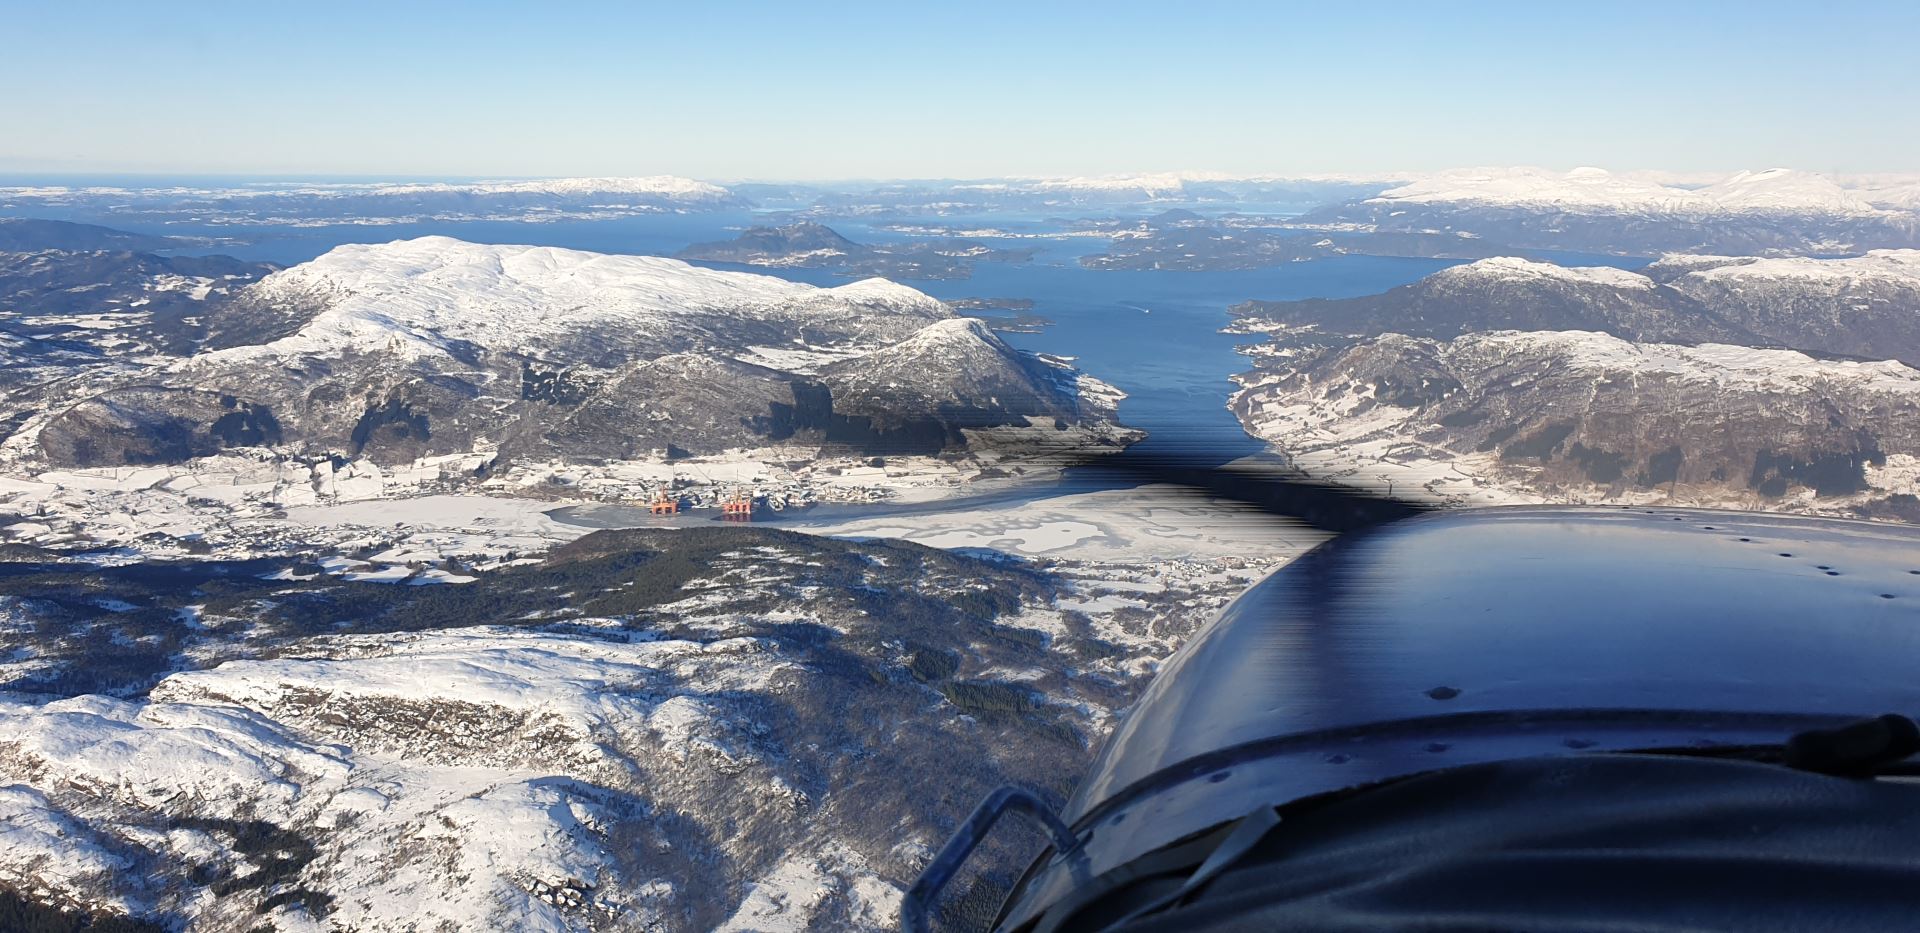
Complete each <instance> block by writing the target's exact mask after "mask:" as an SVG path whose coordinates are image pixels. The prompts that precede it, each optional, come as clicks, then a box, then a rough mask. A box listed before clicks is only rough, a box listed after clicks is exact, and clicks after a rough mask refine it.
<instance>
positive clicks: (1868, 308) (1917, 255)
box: [1234, 249, 1920, 365]
mask: <svg viewBox="0 0 1920 933" xmlns="http://www.w3.org/2000/svg"><path fill="white" fill-rule="evenodd" d="M1234 310H1235V312H1236V313H1237V314H1239V315H1240V320H1239V322H1238V323H1236V325H1235V329H1236V330H1240V331H1248V332H1257V331H1273V330H1283V329H1287V328H1296V327H1305V326H1312V327H1317V328H1319V329H1321V330H1323V331H1326V332H1330V333H1343V334H1358V335H1372V334H1379V333H1383V332H1387V331H1393V332H1398V333H1405V334H1412V335H1417V336H1436V337H1443V338H1451V337H1455V336H1458V335H1460V334H1466V333H1474V332H1480V331H1491V330H1596V331H1604V332H1606V333H1610V334H1613V335H1615V336H1619V337H1624V338H1627V339H1629V340H1641V341H1657V342H1669V343H1702V342H1712V341H1718V342H1732V343H1740V344H1748V345H1754V346H1777V347H1792V348H1796V349H1800V350H1807V351H1813V352H1818V353H1827V354H1844V355H1850V356H1859V357H1863V358H1869V359H1887V358H1892V359H1899V360H1904V361H1907V362H1909V363H1914V364H1916V365H1920V250H1911V249H1909V250H1875V251H1873V252H1869V253H1867V254H1865V255H1863V256H1858V257H1853V258H1847V259H1806V258H1776V259H1760V258H1755V257H1730V256H1669V257H1666V258H1664V259H1662V260H1660V261H1659V262H1656V263H1653V264H1652V265H1650V266H1647V267H1646V268H1645V269H1644V270H1643V271H1642V272H1629V271H1626V270H1623V269H1616V268H1611V267H1604V266H1602V267H1569V266H1561V265H1556V264H1554V263H1547V262H1531V261H1528V260H1523V259H1515V258H1511V257H1500V258H1494V259H1484V260H1481V261H1479V262H1475V263H1471V264H1468V265H1462V266H1455V267H1453V268H1450V269H1446V270H1443V271H1440V272H1437V273H1435V274H1433V275H1430V276H1428V277H1426V278H1424V279H1421V280H1420V281H1418V282H1415V283H1413V284H1411V285H1404V286H1401V287H1399V288H1395V289H1392V290H1390V291H1388V292H1385V293H1383V294H1379V295H1368V296H1363V297H1359V298H1342V299H1313V300H1308V301H1285V302H1249V303H1246V304H1243V305H1240V306H1238V307H1236V308H1235V309H1234Z"/></svg>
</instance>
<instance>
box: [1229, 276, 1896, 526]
mask: <svg viewBox="0 0 1920 933" xmlns="http://www.w3.org/2000/svg"><path fill="white" fill-rule="evenodd" d="M1237 310H1238V311H1239V312H1240V313H1241V315H1242V318H1241V320H1240V322H1239V323H1238V324H1237V325H1236V328H1235V329H1237V330H1240V331H1242V332H1267V333H1271V334H1273V335H1274V336H1273V338H1272V339H1271V340H1270V341H1269V342H1268V343H1266V344H1262V345H1258V346H1254V347H1249V348H1247V350H1246V352H1247V353H1248V355H1250V356H1251V357H1252V358H1253V359H1254V361H1255V365H1256V368H1255V369H1254V370H1253V371H1252V372H1249V373H1245V374H1242V375H1241V376H1239V377H1237V378H1238V379H1239V381H1240V383H1241V386H1242V388H1241V390H1240V391H1239V392H1238V393H1236V394H1235V396H1234V399H1233V402H1232V405H1233V407H1234V410H1235V411H1236V412H1237V413H1238V414H1239V415H1240V417H1241V419H1242V421H1243V423H1244V424H1245V425H1246V426H1247V428H1248V430H1249V431H1250V432H1252V433H1254V434H1256V435H1258V436H1261V437H1263V438H1266V439H1267V440H1269V441H1270V442H1272V443H1273V444H1274V445H1275V446H1276V447H1278V448H1279V449H1280V450H1281V451H1283V452H1285V453H1287V454H1289V455H1291V456H1294V457H1295V458H1296V459H1299V460H1300V461H1301V462H1302V463H1303V464H1307V465H1311V466H1312V467H1314V468H1315V469H1316V472H1318V473H1322V474H1328V473H1331V474H1336V475H1345V476H1349V477H1355V478H1360V477H1371V478H1374V479H1379V480H1381V481H1383V482H1398V483H1402V484H1405V486H1403V488H1407V487H1410V486H1412V485H1416V484H1417V485H1425V486H1428V488H1430V489H1432V490H1433V491H1434V492H1435V493H1436V494H1438V495H1441V496H1442V497H1458V498H1466V499H1480V500H1483V501H1484V500H1485V499H1487V498H1488V497H1489V496H1491V497H1492V499H1493V500H1494V501H1500V499H1501V498H1502V497H1511V498H1517V499H1520V500H1529V499H1531V500H1538V499H1540V498H1548V499H1553V498H1566V499H1572V500H1608V501H1614V500H1620V499H1626V500H1629V501H1652V500H1658V499H1661V498H1667V497H1674V498H1678V499H1679V500H1681V501H1686V502H1691V503H1695V504H1708V505H1754V504H1763V505H1766V506H1767V507H1772V508H1780V507H1785V506H1788V505H1801V506H1807V507H1817V508H1824V509H1828V510H1836V509H1837V510H1842V511H1844V510H1846V509H1850V508H1861V509H1865V510H1868V511H1872V510H1873V509H1874V508H1876V506H1875V504H1874V502H1875V500H1876V497H1878V498H1879V499H1886V498H1887V497H1889V496H1901V495H1905V496H1908V497H1909V498H1911V494H1912V493H1914V492H1915V491H1916V488H1917V487H1916V486H1915V483H1914V481H1915V478H1916V476H1915V473H1914V467H1915V465H1916V464H1920V459H1916V458H1917V457H1920V428H1917V427H1916V425H1920V422H1916V421H1915V417H1916V415H1920V411H1916V406H1920V372H1917V371H1915V370H1914V369H1913V368H1911V367H1912V366H1913V365H1920V250H1881V251H1875V252H1872V253H1868V254H1866V255H1864V256H1859V257H1854V258H1849V259H1804V258H1779V259H1757V258H1753V257H1712V256H1674V257H1668V258H1666V259H1663V260H1661V261H1659V262H1656V263H1654V264H1652V265H1651V266H1648V267H1647V268H1646V269H1644V270H1643V271H1642V272H1628V271H1625V270H1621V269H1615V268H1606V267H1595V268H1566V267H1561V266H1557V265H1553V264H1550V263H1538V262H1528V261H1525V260H1518V259H1511V258H1499V259H1489V260H1482V261H1480V262H1475V263H1472V264H1468V265H1463V266H1456V267H1454V268H1451V269H1447V270H1444V271H1441V272H1438V273H1435V274H1433V275H1431V276H1428V277H1427V278H1425V279H1423V280H1421V281H1419V282H1416V283H1414V284H1412V285H1407V286H1402V287H1400V288H1395V289H1393V290H1391V291H1388V292H1386V293H1384V294H1380V295H1372V296H1366V297H1361V298H1351V299H1337V300H1311V301H1298V302H1262V303H1253V304H1249V305H1244V306H1241V307H1240V308H1239V309H1237ZM1835 355H1844V356H1853V357H1857V358H1858V360H1857V361H1856V360H1844V359H1834V358H1833V357H1834V356H1835ZM1900 361H1904V362H1900ZM1489 484H1490V485H1489ZM1903 501H1904V500H1903Z"/></svg>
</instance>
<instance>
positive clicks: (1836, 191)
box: [1297, 168, 1920, 256]
mask: <svg viewBox="0 0 1920 933" xmlns="http://www.w3.org/2000/svg"><path fill="white" fill-rule="evenodd" d="M1297 223H1299V224H1300V225H1303V226H1313V227H1318V228H1322V229H1334V230H1360V231H1379V232H1391V233H1439V234H1455V235H1471V236H1475V237H1478V238H1481V239H1484V240H1486V241H1487V242H1489V243H1494V244H1499V245H1501V246H1505V247H1508V248H1515V249H1549V250H1573V251H1583V252H1593V253H1620V254H1628V255H1642V256H1656V255H1660V254H1662V253H1670V252H1680V253H1729V254H1735V255H1766V254H1795V255H1799V254H1815V255H1817V254H1837V253H1847V252H1857V251H1862V250H1867V249H1874V248H1886V247H1912V246H1920V214H1916V213H1915V212H1914V210H1913V207H1912V194H1911V192H1908V191H1906V190H1904V188H1903V187H1899V186H1894V187H1879V188H1872V189H1863V190H1858V191H1856V190H1848V189H1845V188H1842V187H1841V186H1840V185H1838V184H1837V183H1835V182H1834V181H1832V180H1830V179H1828V178H1825V177H1823V176H1819V175H1815V174H1811V173H1807V172H1797V171H1791V170H1787V169H1773V170H1769V171H1764V172H1741V173H1739V174H1736V175H1733V176H1731V177H1728V178H1725V179H1722V180H1721V181H1719V182H1716V183H1714V184H1711V185H1706V186H1704V187H1699V188H1682V187H1677V186H1673V185H1667V184H1659V183H1656V182H1652V181H1646V180H1643V179H1641V178H1638V177H1634V176H1623V175H1615V174H1613V173H1610V172H1607V171H1605V170H1603V169H1597V168H1579V169H1574V170H1573V171H1571V172H1566V173H1558V172H1550V171H1547V170H1544V169H1535V168H1503V169H1476V170H1466V171H1458V172H1442V173H1437V174H1435V175H1432V176H1429V177H1425V178H1422V179H1419V180H1417V181H1414V182H1411V183H1409V184H1406V185H1401V186H1399V187H1395V188H1390V189H1388V190H1386V191H1383V192H1380V193H1379V194H1377V195H1374V196H1371V197H1367V198H1362V199H1359V200H1354V201H1349V202H1346V203H1344V204H1338V205H1332V206H1328V207H1322V208H1320V209H1317V210H1314V211H1310V212H1308V213H1307V214H1305V215H1303V216H1301V217H1299V218H1298V219H1297Z"/></svg>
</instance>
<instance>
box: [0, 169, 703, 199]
mask: <svg viewBox="0 0 1920 933" xmlns="http://www.w3.org/2000/svg"><path fill="white" fill-rule="evenodd" d="M461 194H466V195H475V196H482V197H484V196H514V195H520V196H544V197H552V198H580V197H592V196H596V195H628V196H635V197H644V198H647V199H650V200H665V201H681V202H709V201H723V200H728V199H731V198H733V196H734V194H733V192H732V191H729V190H728V189H726V188H723V187H721V186H719V185H715V184H710V183H708V182H704V181H697V180H695V179H692V178H683V177H681V176H678V175H636V176H622V177H608V178H535V179H520V180H513V179H507V180H497V181H478V182H331V183H304V182H302V183H290V182H263V183H256V184H248V185H242V186H238V187H231V188H213V187H193V186H184V185H169V186H164V187H153V188H136V187H123V186H112V185H87V186H70V185H34V186H25V185H22V186H11V187H8V186H0V197H8V198H31V199H64V198H70V197H175V198H187V197H196V198H213V197H218V198H274V197H317V198H338V197H359V196H367V195H408V196H419V195H461Z"/></svg>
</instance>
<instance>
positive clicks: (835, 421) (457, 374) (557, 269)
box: [6, 237, 1111, 465]
mask: <svg viewBox="0 0 1920 933" xmlns="http://www.w3.org/2000/svg"><path fill="white" fill-rule="evenodd" d="M206 329H207V333H208V346H209V349H206V350H204V351H203V352H200V353H197V354H195V355H193V356H190V357H187V358H184V359H179V360H175V361H172V362H165V361H162V363H161V365H157V366H153V367H151V368H147V369H141V370H137V371H134V372H126V373H118V374H115V375H114V376H113V377H112V378H106V377H102V378H98V379H91V380H85V381H79V382H69V383H59V384H54V385H50V386H45V387H42V388H41V390H40V391H37V392H35V393H29V394H17V395H15V396H10V397H8V398H7V399H6V401H7V402H8V404H10V405H11V406H13V407H14V408H15V410H16V412H17V415H16V417H17V419H18V420H17V421H16V423H17V424H19V425H20V427H19V429H18V430H17V431H16V432H15V439H14V440H13V441H11V442H9V443H10V445H11V446H13V447H14V448H15V449H17V450H28V449H30V450H34V451H37V452H38V453H39V454H40V455H41V456H43V457H44V458H45V459H47V460H48V461H51V462H53V463H57V464H69V465H106V464H117V463H150V462H171V461H177V460H181V459H185V458H188V457H194V456H205V455H209V454H212V453H216V452H218V451H220V450H222V449H225V448H229V447H234V446H252V445H263V444H264V445H271V446H277V447H284V448H289V449H292V450H295V451H298V452H300V453H302V454H303V455H307V456H326V455H330V454H337V455H340V456H345V457H348V458H354V457H362V456H364V457H370V458H372V459H374V460H377V461H380V462H388V463H391V462H406V461H412V460H415V459H418V458H420V457H425V456H434V455H443V454H454V453H461V452H466V451H472V450H476V449H482V448H489V447H492V448H497V449H498V450H499V451H500V453H501V455H502V456H503V457H505V458H513V457H518V456H524V455H539V456H557V457H571V456H586V457H600V458H606V457H612V458H619V459H624V458H644V457H647V456H650V455H655V454H657V453H658V452H661V451H667V450H679V451H686V452H694V453H699V452H713V451H717V450H722V449H728V448H733V447H739V446H752V445H751V444H747V443H744V442H748V441H754V442H758V443H759V444H765V443H769V442H790V443H795V444H812V445H815V446H818V445H821V444H840V445H844V446H851V447H854V448H857V449H871V450H873V451H876V452H888V453H893V452H922V453H933V452H938V451H939V450H941V449H943V448H948V447H956V446H961V445H963V444H964V443H965V438H964V436H963V435H961V434H960V433H959V432H960V430H961V428H962V427H963V426H968V427H977V426H985V425H1000V424H1024V423H1027V420H1028V419H1029V418H1044V419H1046V422H1047V423H1048V424H1049V425H1051V424H1052V423H1054V422H1055V420H1056V419H1057V420H1059V421H1060V422H1061V423H1063V424H1064V423H1069V422H1070V423H1074V424H1100V423H1106V421H1107V419H1108V418H1109V416H1110V414H1111V412H1110V407H1109V406H1107V405H1105V403H1101V402H1098V401H1097V400H1093V399H1083V398H1081V397H1080V396H1079V394H1078V392H1077V391H1076V380H1075V379H1074V378H1073V377H1072V374H1071V373H1069V372H1067V371H1065V370H1064V369H1063V368H1062V367H1061V366H1059V365H1057V364H1053V363H1048V362H1045V361H1042V360H1040V359H1038V358H1035V357H1031V356H1028V355H1025V354H1021V353H1019V352H1017V351H1015V350H1013V349H1011V348H1010V347H1008V346H1006V345H1005V344H1004V343H1002V342H1000V341H999V340H998V338H995V337H993V336H992V335H991V334H990V333H987V332H986V331H984V330H983V329H981V328H979V327H976V326H972V325H971V324H969V323H967V322H960V321H956V319H955V318H954V317H953V312H952V310H951V309H949V308H948V307H946V306H945V305H943V304H941V303H940V302H939V301H936V300H934V299H933V298H930V297H928V296H926V295H924V294H922V293H920V292H918V291H915V290H913V289H911V288H907V287H904V286H900V285H895V284H893V283H891V282H887V281H884V280H879V279H869V280H865V281H861V282H854V283H851V284H848V285H843V286H840V287H837V288H819V287H815V286H811V285H805V284H799V283H793V282H788V281H785V280H781V279H776V278H772V277H768V276H758V275H750V274H744V273H737V272H721V271H715V270H710V269H702V268H698V267H695V266H690V265H687V264H686V263H683V262H679V261H677V260H671V259H660V258H654V257H639V256H610V255H602V254H596V253H586V252H578V251H572V250H561V249H552V248H545V247H526V246H485V245H480V244H473V243H464V242H461V241H457V240H451V239H447V238H444V237H427V238H422V239H417V240H408V241H400V242H395V243H388V244H382V245H373V246H343V247H339V248H337V249H335V250H333V251H331V252H329V253H327V254H326V255H324V256H322V257H320V258H319V259H316V260H313V261H312V262H308V263H303V264H301V265H299V266H295V267H293V268H290V269H286V270H282V271H280V272H277V273H274V274H272V275H270V276H268V277H266V278H265V279H263V280H261V281H260V282H258V283H256V284H254V285H251V286H249V287H247V288H245V289H244V290H242V291H241V292H240V293H239V294H237V295H236V296H235V297H234V299H233V300H232V301H230V302H226V303H224V304H221V305H220V306H218V307H216V308H215V309H213V310H212V311H210V312H209V314H208V315H207V320H206ZM877 353H886V354H887V355H884V356H872V357H871V358H870V360H869V361H868V362H865V363H863V362H859V360H861V359H863V358H869V357H870V356H871V355H872V354H877ZM669 357H673V358H677V359H678V360H679V362H678V363H671V364H670V363H667V362H663V360H664V359H665V358H669ZM985 358H991V359H992V360H993V361H994V363H995V365H982V364H981V363H980V361H981V360H983V359H985ZM895 359H910V360H912V361H913V365H911V366H907V367H904V368H889V369H886V370H885V371H887V372H889V373H892V376H891V377H890V380H891V381H890V384H889V385H887V386H884V387H878V388H876V387H875V386H874V385H873V384H872V383H870V382H865V381H862V380H863V379H864V378H865V374H866V373H868V372H869V371H870V370H871V369H872V367H873V366H877V365H879V364H880V363H881V362H883V361H886V360H895ZM835 361H846V362H845V365H841V366H837V367H833V366H828V365H827V364H829V363H833V362H835ZM663 366H667V367H669V369H671V371H672V372H674V373H678V374H681V375H685V374H686V373H689V372H691V371H693V370H699V371H700V372H701V373H702V377H701V378H699V379H687V380H679V379H677V378H670V377H667V376H664V375H663V374H664V373H667V372H668V371H669V369H663V368H662V367H663ZM823 367H824V368H823ZM970 373H978V374H982V375H987V374H990V375H991V377H992V378H991V382H990V385H983V386H970V385H968V384H967V383H966V379H967V375H966V374H970ZM837 395H845V396H846V397H848V398H856V399H857V402H856V403H855V404H854V406H853V408H854V409H855V410H852V411H849V410H847V409H846V408H845V406H842V407H839V408H836V406H835V403H834V399H835V397H836V396H837ZM889 395H891V396H892V397H894V398H897V399H900V400H902V404H901V407H898V408H896V409H892V410H889V409H887V407H886V398H887V397H888V396H889ZM756 408H757V410H752V409H756ZM35 411H37V412H38V413H34V412H35ZM880 424H884V425H886V427H877V425H880ZM576 428H581V429H582V430H580V431H579V432H578V433H577V434H576V431H575V429H576ZM615 439H618V441H619V442H618V443H613V441H614V440H615Z"/></svg>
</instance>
